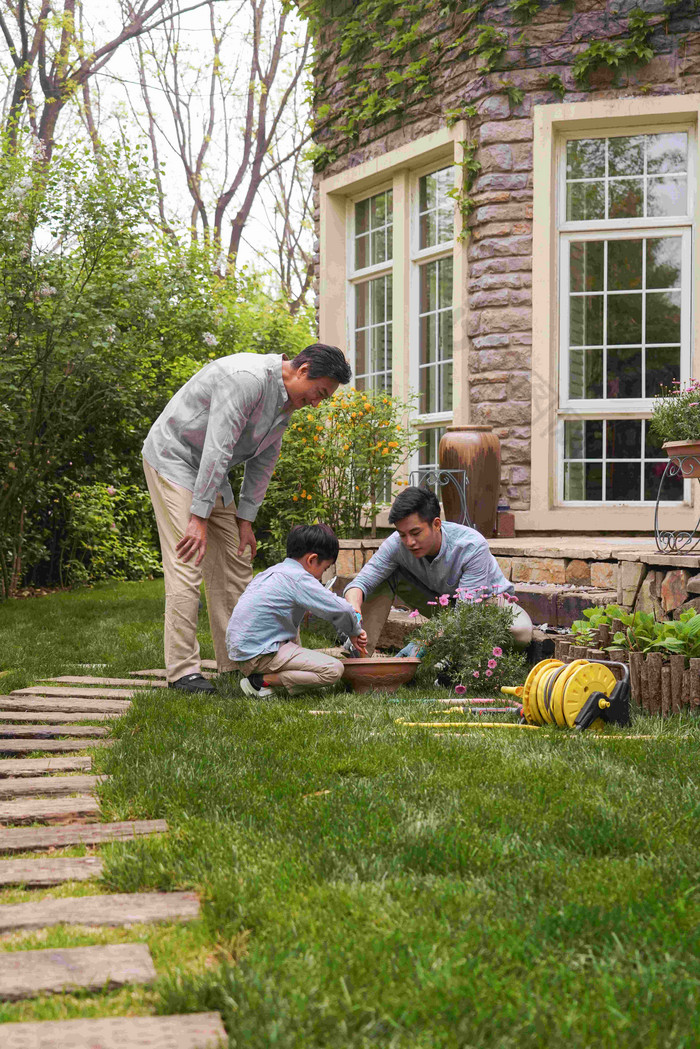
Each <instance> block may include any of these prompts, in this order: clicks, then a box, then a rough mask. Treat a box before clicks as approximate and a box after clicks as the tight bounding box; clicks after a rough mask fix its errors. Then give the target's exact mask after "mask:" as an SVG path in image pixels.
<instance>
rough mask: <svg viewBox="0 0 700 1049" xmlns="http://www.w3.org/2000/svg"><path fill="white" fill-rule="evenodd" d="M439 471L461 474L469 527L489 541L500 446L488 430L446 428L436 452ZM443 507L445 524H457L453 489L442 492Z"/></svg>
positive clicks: (458, 509)
mask: <svg viewBox="0 0 700 1049" xmlns="http://www.w3.org/2000/svg"><path fill="white" fill-rule="evenodd" d="M438 457H439V460H440V469H441V470H464V471H465V473H466V477H467V480H468V481H469V484H468V485H467V510H468V511H469V517H470V519H471V521H472V524H473V525H474V527H475V528H477V529H478V530H479V531H480V532H481V534H482V535H483V536H486V538H487V539H491V538H492V536H493V533H494V531H495V529H496V513H497V511H498V497H499V494H500V488H501V442H500V441H499V439H498V437H497V436H496V434H495V433H493V431H492V429H491V427H490V426H448V427H447V432H446V433H445V434H444V436H443V437H442V440H441V441H440V448H439V451H438ZM442 504H443V506H444V508H445V517H446V518H447V520H448V521H459V520H460V518H461V506H460V500H459V494H458V492H457V490H456V489H455V487H454V485H452V484H447V485H445V486H444V487H443V488H442Z"/></svg>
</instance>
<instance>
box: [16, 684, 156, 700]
mask: <svg viewBox="0 0 700 1049" xmlns="http://www.w3.org/2000/svg"><path fill="white" fill-rule="evenodd" d="M132 684H136V682H132ZM133 694H134V692H133V689H127V688H81V689H78V690H77V691H76V689H75V688H68V687H67V686H63V685H55V686H54V685H32V686H31V687H30V688H18V689H15V690H14V692H10V695H11V696H58V697H61V696H70V698H71V699H80V698H81V697H82V696H91V697H93V698H96V699H97V698H100V697H101V698H102V699H130V698H131V697H132V696H133Z"/></svg>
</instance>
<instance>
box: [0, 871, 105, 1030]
mask: <svg viewBox="0 0 700 1049" xmlns="http://www.w3.org/2000/svg"><path fill="white" fill-rule="evenodd" d="M101 874H102V860H101V859H100V858H99V856H51V857H50V858H49V859H46V858H42V857H38V858H37V859H29V860H0V886H2V887H5V886H8V885H26V886H31V887H32V888H42V887H45V886H47V885H61V884H62V883H63V882H66V881H89V880H90V878H99V877H100V875H101ZM0 1030H2V1028H0ZM3 1044H4V1043H3Z"/></svg>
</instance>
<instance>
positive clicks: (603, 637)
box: [598, 623, 612, 648]
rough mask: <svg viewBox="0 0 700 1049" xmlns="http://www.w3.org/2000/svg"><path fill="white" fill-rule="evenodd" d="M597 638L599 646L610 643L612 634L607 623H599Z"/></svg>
mask: <svg viewBox="0 0 700 1049" xmlns="http://www.w3.org/2000/svg"><path fill="white" fill-rule="evenodd" d="M598 639H599V644H600V647H601V648H607V647H608V645H609V644H610V641H611V639H612V635H611V633H610V627H609V626H608V625H607V623H603V624H601V626H599V627H598Z"/></svg>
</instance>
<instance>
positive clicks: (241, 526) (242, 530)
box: [236, 517, 258, 561]
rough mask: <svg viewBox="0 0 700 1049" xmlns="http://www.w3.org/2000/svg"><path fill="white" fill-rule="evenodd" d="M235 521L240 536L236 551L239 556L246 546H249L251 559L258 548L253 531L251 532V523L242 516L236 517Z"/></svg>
mask: <svg viewBox="0 0 700 1049" xmlns="http://www.w3.org/2000/svg"><path fill="white" fill-rule="evenodd" d="M236 521H237V522H238V534H239V535H240V537H241V541H240V543H239V544H238V550H237V551H236V553H237V554H238V556H239V557H241V555H242V554H244V553H245V549H246V547H247V546H249V547H250V560H251V561H252V560H253V558H254V557H255V554H256V552H257V549H258V544H257V541H256V539H255V533H254V532H253V525H252V524H251V522H250V521H246V520H245V518H243V517H237V518H236Z"/></svg>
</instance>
